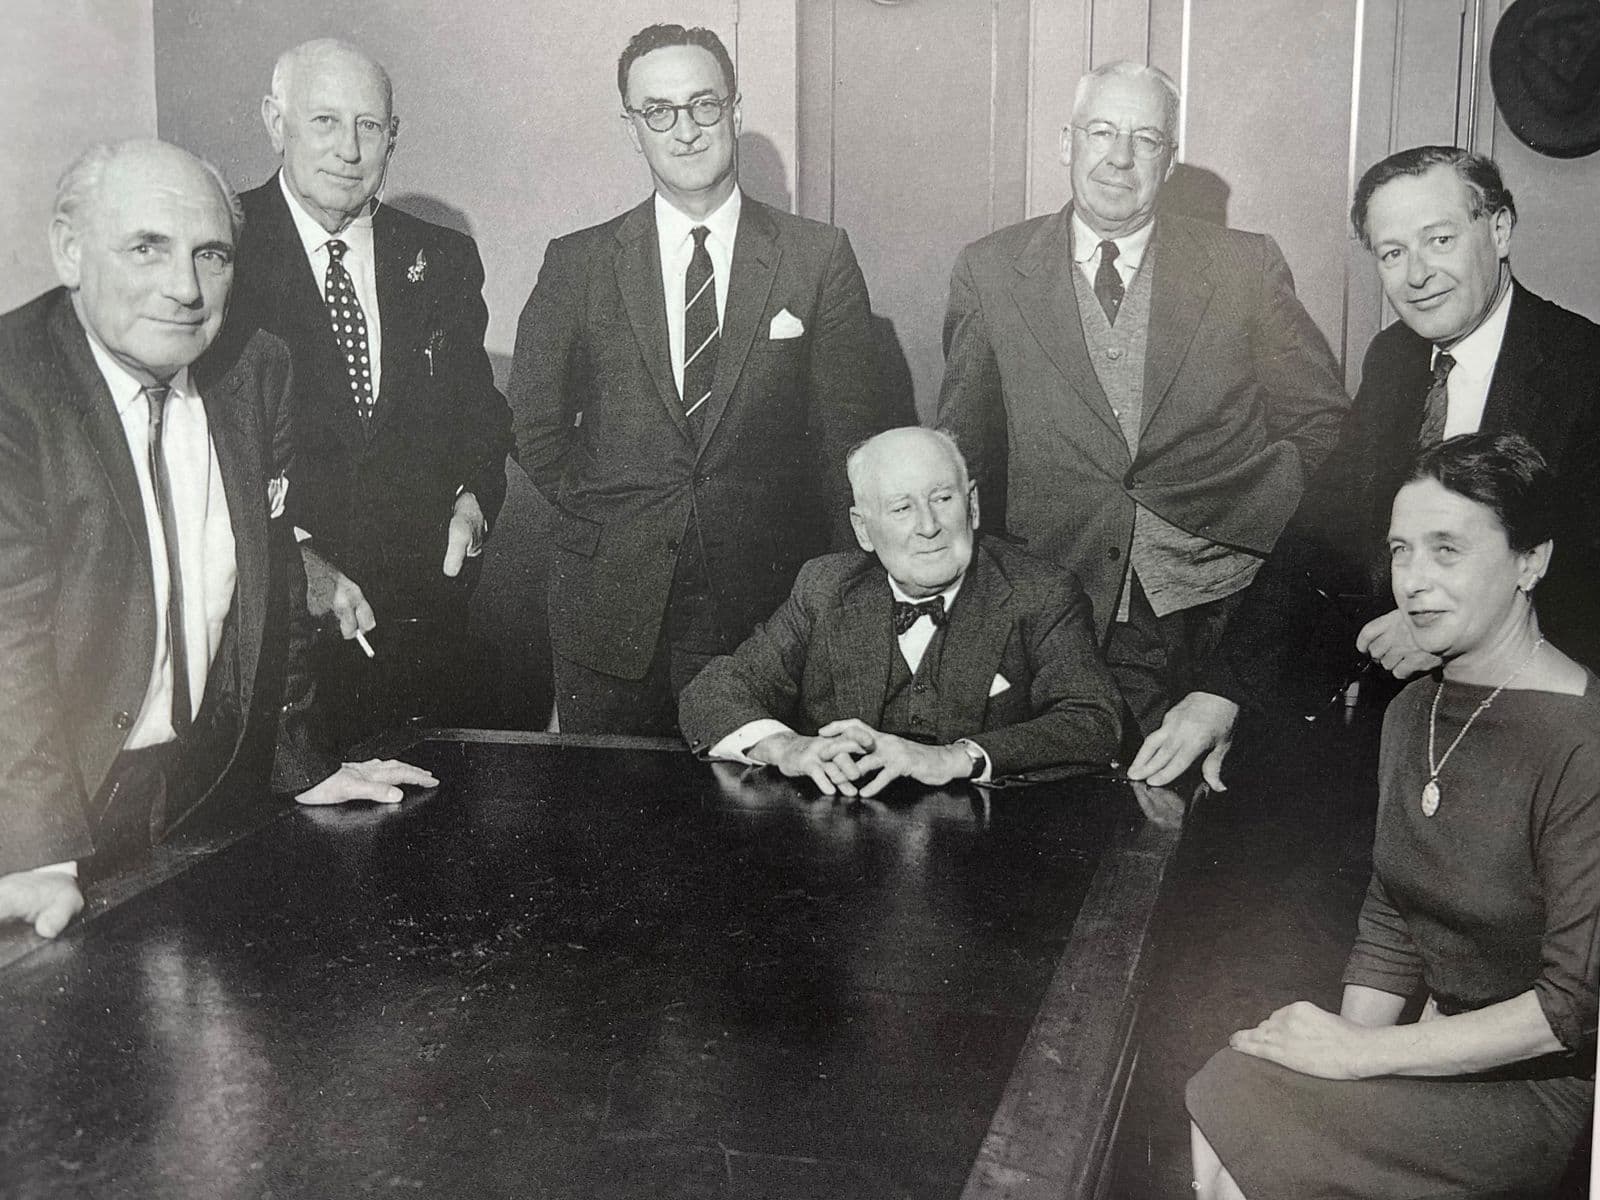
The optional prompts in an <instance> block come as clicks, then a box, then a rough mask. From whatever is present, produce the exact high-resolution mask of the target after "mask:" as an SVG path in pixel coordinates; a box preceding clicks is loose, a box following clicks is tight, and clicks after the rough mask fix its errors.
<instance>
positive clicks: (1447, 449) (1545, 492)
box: [1406, 433, 1560, 554]
mask: <svg viewBox="0 0 1600 1200" xmlns="http://www.w3.org/2000/svg"><path fill="white" fill-rule="evenodd" d="M1422 479H1432V480H1436V481H1437V482H1438V483H1439V484H1441V485H1442V486H1443V487H1444V488H1445V489H1446V490H1447V491H1451V492H1454V493H1455V494H1456V495H1458V496H1465V497H1466V498H1467V499H1468V500H1475V501H1477V502H1478V503H1479V504H1482V505H1484V506H1485V507H1486V508H1488V509H1490V510H1491V511H1493V513H1494V515H1495V516H1496V517H1498V518H1499V520H1500V525H1501V527H1502V528H1504V529H1505V531H1506V540H1507V541H1508V542H1510V543H1511V548H1512V549H1513V550H1515V551H1516V552H1517V553H1519V554H1521V553H1524V552H1526V551H1528V550H1532V549H1533V548H1534V547H1535V546H1538V545H1540V544H1541V543H1544V542H1548V541H1550V540H1551V539H1553V538H1554V537H1555V535H1556V524H1557V515H1558V513H1559V512H1560V506H1559V504H1558V500H1557V496H1556V482H1555V472H1553V471H1552V470H1551V469H1550V466H1549V464H1548V463H1546V462H1545V458H1544V455H1542V454H1540V453H1539V451H1538V449H1537V448H1536V447H1535V446H1534V444H1533V443H1532V442H1530V441H1528V439H1527V438H1525V437H1523V436H1522V435H1521V434H1520V433H1463V434H1461V435H1460V436H1458V437H1453V438H1449V439H1447V440H1445V441H1442V442H1440V443H1438V444H1437V445H1435V446H1429V447H1428V448H1427V449H1426V450H1423V451H1421V452H1420V453H1419V454H1418V455H1417V457H1416V459H1415V460H1414V461H1413V462H1412V464H1411V473H1410V475H1409V476H1407V478H1406V482H1407V483H1415V482H1417V481H1418V480H1422Z"/></svg>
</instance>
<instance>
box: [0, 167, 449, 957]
mask: <svg viewBox="0 0 1600 1200" xmlns="http://www.w3.org/2000/svg"><path fill="white" fill-rule="evenodd" d="M240 219H241V218H240V214H239V208H238V200H237V198H236V197H235V196H234V195H233V193H232V191H231V190H230V189H229V188H228V186H227V184H226V183H225V182H224V181H223V179H222V177H221V176H220V175H219V174H217V172H216V169H215V168H214V167H212V166H211V165H210V164H208V163H203V162H201V161H200V160H199V159H197V158H195V157H194V156H193V155H191V154H188V153H187V152H185V151H183V150H180V149H178V148H177V147H176V146H171V145H168V144H167V143H165V142H157V141H133V142H124V143H120V144H118V145H101V146H95V147H92V148H91V149H89V150H88V151H86V152H85V153H84V154H83V155H81V156H80V157H79V158H78V159H77V161H76V162H75V163H74V164H73V165H72V166H71V167H69V168H68V170H67V172H66V174H64V175H63V176H62V178H61V182H60V185H59V186H58V189H57V194H56V208H55V215H54V218H53V219H52V221H51V225H50V249H51V254H52V258H53V260H54V262H55V267H56V272H57V274H58V275H59V276H60V278H61V283H62V286H61V287H59V288H56V289H54V290H52V291H49V292H46V293H45V294H44V295H42V296H39V297H38V298H36V299H34V300H32V301H30V302H29V303H27V304H25V305H23V306H22V307H21V308H18V309H16V310H15V311H13V312H10V313H7V314H5V315H4V316H3V317H0V831H3V833H0V921H7V920H23V921H27V922H29V923H31V924H32V925H33V927H34V929H35V930H36V931H37V932H38V933H40V934H42V935H44V936H46V937H53V936H55V935H56V934H57V933H59V932H60V931H61V929H62V928H63V927H64V926H65V925H66V923H67V922H68V921H69V920H71V919H72V917H73V915H74V914H75V913H76V912H77V911H78V910H79V909H80V908H81V907H82V905H83V893H82V891H81V890H80V884H79V880H78V866H79V861H80V860H87V862H86V864H85V865H86V867H87V873H88V874H90V875H92V876H95V877H99V876H103V875H104V874H106V873H107V872H108V871H111V870H114V869H116V868H117V867H119V866H122V865H125V864H127V863H128V862H130V861H133V860H134V859H136V858H137V856H138V855H139V854H141V853H142V852H144V851H146V850H147V849H148V848H149V846H150V845H151V843H152V842H155V841H159V840H160V839H161V838H163V837H165V836H166V835H167V834H168V833H170V832H171V831H172V830H173V829H174V828H175V827H177V826H179V825H180V824H182V823H183V822H184V821H185V820H187V819H188V818H189V817H190V816H191V815H192V814H193V813H194V812H196V811H197V810H198V809H199V808H200V806H201V804H202V802H204V801H206V800H208V799H210V798H212V796H213V794H214V793H216V790H217V784H218V782H219V781H220V780H221V779H223V778H224V776H225V775H229V773H230V772H233V774H232V775H231V776H229V777H230V778H232V779H233V780H235V781H236V782H237V781H241V780H248V779H250V778H251V777H253V776H256V775H261V776H264V775H265V774H266V771H267V764H266V762H265V761H264V759H265V757H266V754H267V752H268V751H270V749H271V745H270V739H271V737H272V735H273V734H274V725H276V750H277V753H276V758H275V761H274V763H273V766H272V785H273V787H274V789H275V790H277V791H280V792H285V793H288V792H296V793H299V799H300V800H301V801H302V802H304V803H308V804H313V803H322V804H332V803H339V802H341V801H343V800H348V799H353V798H357V797H365V798H370V799H377V800H387V801H395V800H399V799H400V797H401V792H400V787H399V786H398V785H400V784H404V783H410V784H421V785H431V784H433V783H434V782H436V781H435V780H434V778H433V777H432V776H431V775H429V774H428V773H427V772H425V771H421V770H418V769H416V768H413V767H409V766H407V765H405V764H403V763H393V762H381V763H380V762H373V763H366V764H360V765H356V764H346V765H344V766H343V767H341V766H340V764H339V761H338V759H337V758H336V757H334V756H333V755H331V754H330V753H328V752H327V751H326V750H325V749H324V747H323V746H322V745H321V744H320V743H321V739H320V738H319V737H318V736H316V734H317V728H316V725H315V722H314V721H313V720H311V700H312V689H311V687H310V685H309V679H308V676H307V673H306V670H305V660H304V649H305V643H306V635H307V632H308V631H307V629H306V626H307V624H308V621H307V619H306V618H305V612H304V604H303V597H304V594H305V577H304V575H303V574H302V573H301V570H300V559H299V555H298V554H296V553H295V549H294V540H293V537H292V536H291V534H290V531H289V526H288V522H287V521H286V520H284V519H283V504H284V499H285V490H286V488H287V487H288V483H287V480H286V477H285V471H286V469H287V467H288V464H289V461H290V458H291V452H292V447H291V444H290V439H289V412H288V409H289V395H288V391H289V361H288V355H287V353H286V352H285V351H284V348H283V346H282V344H281V343H280V342H278V341H277V339H275V338H272V337H270V336H268V335H266V334H261V333H243V334H241V333H239V332H238V331H237V330H234V331H231V332H230V331H226V330H223V331H222V332H221V333H220V336H219V330H222V324H223V320H222V318H223V312H224V310H225V308H226V307H227V303H228V291H229V288H230V286H231V284H232V281H233V261H234V245H235V243H236V241H237V238H238V233H239V223H240ZM257 749H259V750H261V751H262V755H261V758H259V759H258V758H257V756H256V750H257ZM262 781H263V782H265V780H264V779H263V780H262ZM216 798H217V799H220V800H226V799H228V793H227V792H223V793H220V794H217V795H216Z"/></svg>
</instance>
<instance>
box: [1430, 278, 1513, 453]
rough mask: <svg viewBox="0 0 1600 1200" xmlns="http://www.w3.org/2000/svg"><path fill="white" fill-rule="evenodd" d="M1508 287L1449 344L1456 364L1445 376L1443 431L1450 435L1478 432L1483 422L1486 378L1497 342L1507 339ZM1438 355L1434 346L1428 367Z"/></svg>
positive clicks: (1491, 373) (1495, 356)
mask: <svg viewBox="0 0 1600 1200" xmlns="http://www.w3.org/2000/svg"><path fill="white" fill-rule="evenodd" d="M1512 291H1513V289H1512V288H1507V289H1506V294H1505V295H1504V296H1501V297H1500V299H1499V301H1498V302H1497V303H1496V304H1495V306H1494V308H1493V309H1491V310H1490V312H1489V315H1488V316H1487V317H1485V318H1484V319H1483V324H1481V325H1479V326H1478V327H1477V328H1476V329H1474V330H1473V331H1472V332H1471V333H1469V334H1467V336H1466V337H1464V338H1462V339H1461V340H1460V341H1459V342H1457V343H1456V344H1455V345H1453V346H1451V347H1450V348H1449V350H1450V357H1451V358H1453V359H1455V360H1456V365H1455V366H1453V367H1451V368H1450V374H1449V375H1447V376H1446V377H1445V381H1444V388H1445V410H1444V413H1445V415H1444V435H1443V436H1445V437H1447V438H1453V437H1455V436H1456V435H1457V434H1458V433H1477V432H1478V427H1479V426H1480V425H1482V424H1483V409H1484V406H1485V405H1486V404H1487V403H1488V402H1489V381H1490V380H1492V379H1493V378H1494V365H1495V363H1496V362H1498V361H1499V359H1500V345H1501V343H1502V342H1504V341H1505V339H1506V318H1507V317H1509V316H1510V315H1511V293H1512ZM1438 357H1439V347H1437V346H1435V347H1434V348H1433V354H1432V355H1431V356H1430V358H1429V360H1428V365H1429V366H1430V367H1431V366H1432V365H1433V362H1434V361H1435V360H1436V359H1437V358H1438Z"/></svg>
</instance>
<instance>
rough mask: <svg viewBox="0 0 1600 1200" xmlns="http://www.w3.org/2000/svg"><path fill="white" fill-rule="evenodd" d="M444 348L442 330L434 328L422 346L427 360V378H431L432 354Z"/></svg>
mask: <svg viewBox="0 0 1600 1200" xmlns="http://www.w3.org/2000/svg"><path fill="white" fill-rule="evenodd" d="M443 349H444V330H442V329H435V330H434V331H433V332H432V333H430V334H429V335H428V341H427V344H426V345H424V346H423V347H422V353H423V355H424V356H425V357H426V358H427V360H428V378H430V379H432V378H433V356H434V355H435V354H437V353H439V351H441V350H443Z"/></svg>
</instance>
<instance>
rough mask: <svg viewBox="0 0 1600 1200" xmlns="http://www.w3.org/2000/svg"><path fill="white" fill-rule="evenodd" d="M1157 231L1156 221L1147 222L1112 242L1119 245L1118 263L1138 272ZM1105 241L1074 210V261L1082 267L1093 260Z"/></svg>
mask: <svg viewBox="0 0 1600 1200" xmlns="http://www.w3.org/2000/svg"><path fill="white" fill-rule="evenodd" d="M1155 231H1156V223H1155V222H1154V221H1146V222H1145V223H1144V224H1143V225H1141V226H1140V227H1139V228H1138V229H1135V230H1134V231H1133V232H1132V233H1128V234H1124V235H1123V236H1122V237H1119V238H1112V239H1111V240H1112V241H1113V242H1115V243H1116V244H1117V262H1119V263H1126V264H1127V267H1128V270H1130V271H1137V270H1138V269H1139V264H1140V263H1142V262H1143V261H1144V252H1145V250H1146V249H1148V248H1149V246H1150V237H1151V235H1152V234H1154V233H1155ZM1104 240H1105V239H1104V238H1102V237H1101V236H1100V235H1099V234H1098V233H1096V232H1095V231H1094V230H1092V229H1090V228H1089V223H1088V222H1087V221H1085V220H1084V219H1083V218H1082V217H1080V216H1079V215H1078V210H1077V209H1073V210H1072V261H1073V262H1075V263H1077V264H1079V265H1080V266H1081V265H1082V264H1084V263H1086V262H1088V261H1089V260H1090V259H1091V258H1093V257H1094V256H1095V255H1096V254H1097V253H1098V252H1099V250H1100V243H1101V242H1102V241H1104Z"/></svg>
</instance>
